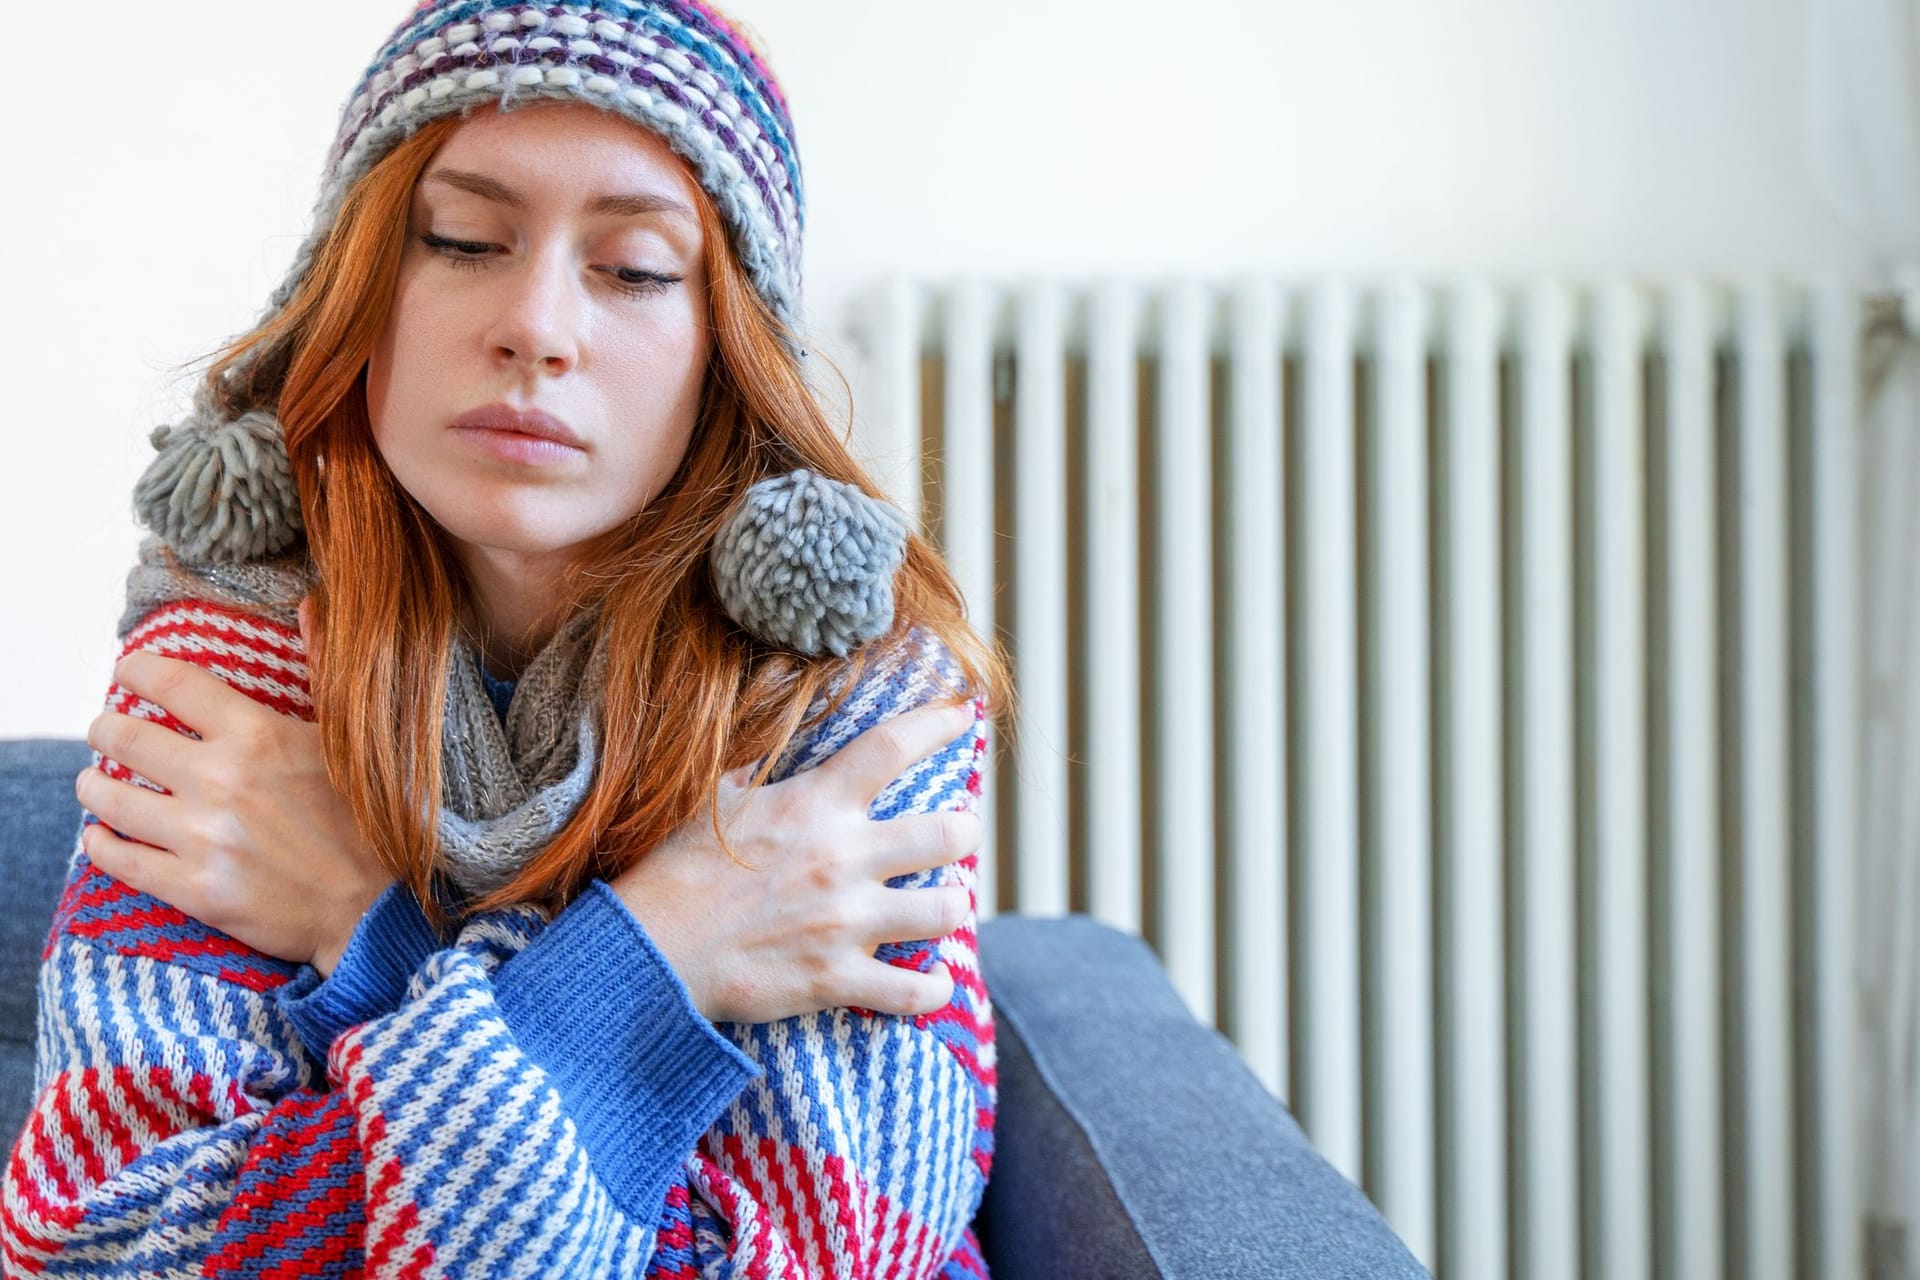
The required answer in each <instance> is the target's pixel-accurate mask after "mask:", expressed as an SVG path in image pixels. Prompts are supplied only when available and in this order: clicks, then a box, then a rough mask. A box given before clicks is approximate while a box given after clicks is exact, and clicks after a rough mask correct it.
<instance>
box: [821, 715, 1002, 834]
mask: <svg viewBox="0 0 1920 1280" xmlns="http://www.w3.org/2000/svg"><path fill="white" fill-rule="evenodd" d="M972 726H973V703H972V702H970V701H969V702H936V703H928V704H926V705H924V706H919V707H915V708H914V709H913V710H911V711H908V712H904V713H902V714H901V715H897V716H894V717H893V718H891V719H889V720H882V721H881V722H880V723H879V724H877V725H874V726H873V727H872V728H871V729H868V730H867V731H866V732H865V733H862V734H861V735H860V736H859V737H857V738H855V739H854V740H853V741H852V742H849V743H848V744H847V745H846V746H844V747H842V748H840V750H838V751H836V752H834V754H833V755H832V756H830V757H829V758H828V759H827V761H826V762H825V763H824V764H822V765H821V766H820V767H819V769H817V770H816V771H815V772H817V773H818V774H820V775H821V779H820V780H821V782H822V784H824V785H826V786H829V787H831V788H832V789H833V790H834V791H835V793H836V794H838V795H839V796H840V797H842V798H843V799H847V800H851V801H854V802H856V803H857V804H859V805H860V807H861V808H862V809H864V808H865V807H866V806H867V805H870V804H872V803H873V798H874V797H875V796H877V795H879V794H880V793H881V792H882V791H884V790H886V787H887V784H888V783H889V782H892V781H893V780H894V779H895V778H897V777H899V776H900V775H901V774H903V773H905V772H906V771H907V770H908V769H910V768H912V767H913V766H914V765H915V764H917V763H918V762H920V761H921V760H924V759H926V758H927V757H928V756H931V755H933V754H934V753H935V752H937V751H939V750H940V749H941V748H943V747H945V746H948V745H949V744H951V743H952V742H953V740H954V739H956V738H958V737H959V736H960V735H961V734H962V733H966V732H970V731H971V730H972Z"/></svg>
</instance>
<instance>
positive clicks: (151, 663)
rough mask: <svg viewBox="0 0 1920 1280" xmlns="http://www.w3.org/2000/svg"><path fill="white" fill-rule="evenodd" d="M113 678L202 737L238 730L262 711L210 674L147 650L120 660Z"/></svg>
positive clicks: (178, 660)
mask: <svg viewBox="0 0 1920 1280" xmlns="http://www.w3.org/2000/svg"><path fill="white" fill-rule="evenodd" d="M113 678H114V680H115V681H116V682H118V683H119V685H120V686H121V687H122V688H125V689H130V690H132V691H133V692H134V693H137V694H139V695H140V696H141V697H143V698H145V699H146V700H147V701H148V702H151V703H153V704H154V705H156V706H159V707H164V708H166V710H167V711H169V712H171V713H172V714H173V716H174V718H175V719H177V720H182V721H185V722H186V723H187V724H189V725H191V726H192V727H193V730H194V732H196V733H198V734H199V735H200V736H201V737H203V738H215V737H218V736H219V735H220V734H221V733H223V732H225V731H227V730H229V729H237V728H239V727H240V726H241V725H242V724H244V723H246V722H248V721H250V720H251V719H252V718H253V717H254V716H255V715H257V714H259V713H260V711H261V710H262V708H261V706H260V704H259V703H257V702H255V701H254V700H253V699H252V698H250V697H248V696H247V695H246V694H244V693H242V692H240V691H239V690H238V689H235V688H234V687H233V686H232V685H230V684H228V683H227V682H226V681H225V680H222V679H221V678H220V677H219V676H216V675H214V674H213V673H212V672H211V671H207V670H204V669H202V668H201V667H199V666H197V665H195V664H194V663H191V662H186V661H183V660H182V659H180V658H169V657H167V656H165V655H164V654H158V653H154V652H152V651H151V650H147V649H135V650H134V651H133V652H132V653H129V654H128V655H127V656H126V657H124V658H122V659H120V663H119V665H118V666H116V667H114V669H113ZM268 714H271V713H270V712H269V713H268Z"/></svg>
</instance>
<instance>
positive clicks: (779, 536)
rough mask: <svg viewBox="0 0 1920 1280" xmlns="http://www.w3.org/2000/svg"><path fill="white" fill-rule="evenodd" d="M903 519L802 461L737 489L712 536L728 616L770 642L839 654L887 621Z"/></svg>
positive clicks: (902, 554)
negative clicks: (735, 505)
mask: <svg viewBox="0 0 1920 1280" xmlns="http://www.w3.org/2000/svg"><path fill="white" fill-rule="evenodd" d="M906 554H907V518H906V516H905V515H903V514H901V512H900V511H899V510H897V509H896V508H894V507H892V506H889V505H888V504H887V503H884V502H879V501H876V500H874V499H873V498H870V497H868V496H867V495H866V494H865V493H863V492H862V491H861V490H860V489H859V488H857V487H855V486H854V485H850V484H843V483H841V482H840V481H838V480H830V479H828V478H827V477H826V476H822V475H818V474H816V473H814V472H812V471H809V470H807V469H805V468H804V467H803V468H801V469H800V470H798V471H793V472H789V473H788V474H786V475H783V476H770V477H768V478H767V479H765V480H762V481H760V482H759V483H758V484H756V485H754V486H753V487H752V488H750V489H748V490H747V496H746V499H745V500H744V501H743V502H742V503H741V504H740V507H739V509H738V510H736V511H735V512H734V513H733V514H732V515H730V516H728V517H727V521H726V523H725V524H724V525H722V526H721V528H720V532H719V534H718V535H717V536H716V537H715V538H714V541H713V552H712V565H713V584H714V587H715V589H716V590H718V591H719V593H720V603H721V605H722V606H723V607H725V609H726V611H727V613H728V615H729V616H731V617H732V618H733V620H734V621H735V622H737V623H739V624H740V625H741V626H742V627H744V628H745V629H746V630H748V631H750V632H752V633H753V634H754V635H756V636H758V637H759V638H760V639H762V640H765V641H767V642H768V643H770V644H776V645H780V646H783V647H785V648H789V649H795V650H798V651H799V652H801V653H804V654H809V655H817V654H821V653H831V654H833V655H835V656H836V657H842V658H844V657H845V656H846V655H847V654H848V653H849V652H851V651H852V650H853V649H854V647H855V646H857V645H860V644H863V643H865V642H866V641H868V640H872V639H874V638H876V637H878V636H882V635H885V634H886V631H887V628H889V627H891V626H892V625H893V574H894V571H895V570H896V569H898V568H899V567H900V562H901V561H902V560H903V559H905V558H906Z"/></svg>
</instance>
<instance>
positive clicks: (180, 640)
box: [108, 597, 313, 720]
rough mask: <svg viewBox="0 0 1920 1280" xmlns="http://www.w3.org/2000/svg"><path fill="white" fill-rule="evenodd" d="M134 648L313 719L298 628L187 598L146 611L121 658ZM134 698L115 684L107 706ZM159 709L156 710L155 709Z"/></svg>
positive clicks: (124, 641)
mask: <svg viewBox="0 0 1920 1280" xmlns="http://www.w3.org/2000/svg"><path fill="white" fill-rule="evenodd" d="M136 649H142V650H146V651H148V652H150V653H157V654H159V655H160V656H162V657H166V658H175V659H178V660H180V661H183V662H191V663H193V664H195V665H196V666H199V667H202V668H204V669H205V670H207V671H209V672H211V673H212V674H214V675H216V676H218V677H220V679H222V680H224V681H225V682H226V683H227V684H229V685H232V686H233V687H234V688H236V689H238V690H240V691H241V692H242V693H245V694H247V695H248V696H249V697H251V698H253V699H254V700H255V701H256V702H260V703H263V704H265V705H266V706H268V707H271V708H272V709H273V710H275V711H278V712H279V713H280V714H281V715H287V716H298V717H300V718H301V719H303V720H311V719H312V718H313V699H312V696H311V693H310V690H309V686H308V678H307V652H306V644H305V642H304V641H303V640H302V639H301V638H300V629H299V627H298V625H288V624H286V623H284V622H281V621H279V620H278V619H276V618H273V617H270V616H266V615H264V614H261V613H257V612H252V611H249V610H246V609H242V608H238V607H236V606H234V605H231V604H223V603H220V602H218V601H215V600H209V599H200V598H194V597H186V598H182V599H177V600H170V601H167V602H165V603H163V604H158V605H154V606H152V607H150V608H149V609H147V611H146V612H145V613H143V614H141V615H140V616H139V618H138V619H137V620H136V621H134V623H133V625H132V627H131V629H130V630H127V631H125V632H124V634H122V636H121V637H120V649H119V655H118V656H120V657H125V656H126V655H127V654H129V653H132V652H134V651H135V650H136ZM133 697H134V695H132V694H130V693H127V692H126V691H124V690H122V689H121V688H120V686H119V685H118V684H115V685H114V686H113V687H112V688H111V689H110V691H109V693H108V702H109V704H110V705H113V709H114V710H116V711H122V712H126V713H128V714H139V713H138V712H137V711H135V710H134V709H133V708H132V707H128V706H121V705H117V704H118V703H120V702H122V701H124V700H127V699H131V698H133ZM155 710H157V709H155Z"/></svg>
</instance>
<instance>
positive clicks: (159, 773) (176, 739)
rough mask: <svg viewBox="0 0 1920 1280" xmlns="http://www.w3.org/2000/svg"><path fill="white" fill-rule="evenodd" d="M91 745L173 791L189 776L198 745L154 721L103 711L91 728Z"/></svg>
mask: <svg viewBox="0 0 1920 1280" xmlns="http://www.w3.org/2000/svg"><path fill="white" fill-rule="evenodd" d="M87 745H88V746H90V747H92V748H93V749H94V750H95V751H98V752H99V753H100V754H101V755H103V756H105V757H106V758H107V759H109V760H112V761H115V762H116V763H118V764H123V765H125V766H126V767H127V768H129V769H131V770H133V771H134V772H135V773H138V774H141V775H143V776H145V777H148V778H151V779H152V780H153V781H155V782H157V783H159V784H160V785H161V786H163V787H165V788H166V789H167V790H169V791H173V790H176V789H177V788H178V786H179V782H180V779H181V778H183V777H185V776H186V773H187V771H188V768H189V766H190V764H191V756H190V754H189V753H191V752H192V751H193V749H194V747H195V742H194V740H193V739H192V738H189V737H187V736H186V735H185V734H180V733H175V732H174V731H173V730H172V729H169V728H167V727H166V726H165V725H162V724H155V723H154V722H153V721H151V720H142V719H140V718H139V717H138V716H128V715H122V714H120V713H119V712H118V711H102V712H101V713H100V714H99V715H97V716H95V717H94V718H93V723H92V724H90V725H88V726H87Z"/></svg>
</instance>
